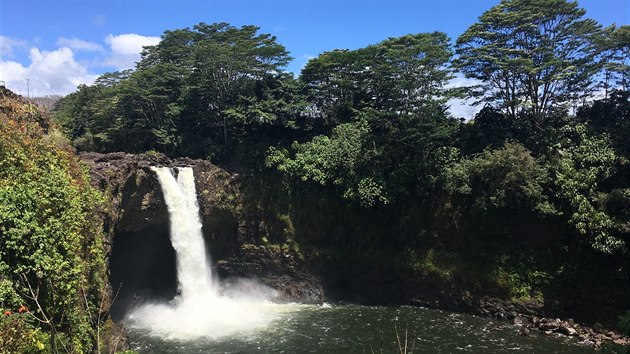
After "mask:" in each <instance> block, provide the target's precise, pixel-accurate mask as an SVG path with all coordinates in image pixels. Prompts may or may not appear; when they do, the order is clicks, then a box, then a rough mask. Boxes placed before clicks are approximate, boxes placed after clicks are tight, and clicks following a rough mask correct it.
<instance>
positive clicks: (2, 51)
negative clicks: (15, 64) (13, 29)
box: [0, 35, 26, 57]
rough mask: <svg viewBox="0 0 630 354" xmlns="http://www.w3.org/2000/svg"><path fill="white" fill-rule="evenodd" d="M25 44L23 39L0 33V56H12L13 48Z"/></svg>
mask: <svg viewBox="0 0 630 354" xmlns="http://www.w3.org/2000/svg"><path fill="white" fill-rule="evenodd" d="M25 45H26V42H24V41H21V40H18V39H14V38H9V37H6V36H3V35H0V57H13V48H15V47H23V46H25Z"/></svg>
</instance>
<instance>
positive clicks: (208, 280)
mask: <svg viewBox="0 0 630 354" xmlns="http://www.w3.org/2000/svg"><path fill="white" fill-rule="evenodd" d="M152 169H153V170H154V171H155V173H156V174H157V176H158V179H159V181H160V185H161V186H162V193H163V194H164V201H165V202H166V206H167V208H168V213H169V215H170V235H171V244H172V245H173V248H174V249H175V254H176V255H177V279H178V282H179V296H178V299H179V300H180V301H182V302H185V301H186V299H187V298H190V297H193V296H204V297H208V296H216V294H217V291H216V288H215V287H214V284H213V283H212V271H211V268H210V261H209V259H208V257H207V255H206V248H205V244H204V240H203V234H202V232H201V220H200V219H199V205H198V204H197V192H196V190H195V178H194V176H193V172H192V168H190V167H187V168H180V169H179V171H178V172H179V173H178V174H177V179H175V177H174V176H173V174H172V173H171V170H170V169H169V168H167V167H153V168H152Z"/></svg>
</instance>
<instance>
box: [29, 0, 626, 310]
mask: <svg viewBox="0 0 630 354" xmlns="http://www.w3.org/2000/svg"><path fill="white" fill-rule="evenodd" d="M585 15H586V14H585V12H584V11H583V10H581V9H580V8H579V7H578V5H577V3H575V2H569V1H565V0H536V1H525V0H503V1H501V2H500V4H498V5H496V6H494V7H492V8H491V9H489V10H488V11H487V12H486V13H484V14H482V15H481V17H480V18H479V21H478V22H477V23H476V24H474V25H472V26H471V27H470V28H469V29H468V30H467V31H466V32H465V33H464V34H462V35H461V36H460V38H458V39H457V43H456V46H455V53H453V50H452V48H451V44H450V40H449V38H447V36H446V35H445V34H443V33H439V32H434V33H419V34H410V35H405V36H401V37H397V38H389V39H386V40H384V41H382V42H380V43H378V44H374V45H370V46H367V47H365V48H360V49H356V50H343V49H336V50H332V51H329V52H325V53H322V54H321V55H320V56H318V57H317V58H314V59H312V60H310V61H309V62H308V63H307V64H306V66H305V67H304V69H303V70H302V73H301V75H300V76H299V77H298V78H294V77H293V75H291V74H288V73H286V72H283V70H282V69H283V66H284V65H285V64H286V63H287V62H288V61H289V59H290V58H289V56H288V53H287V52H286V50H285V48H284V47H282V46H281V45H280V44H278V43H276V40H275V38H274V37H273V36H271V35H269V34H260V33H258V28H256V27H253V26H244V27H241V28H235V27H232V26H230V25H227V24H214V25H207V24H203V23H201V24H198V25H196V26H194V27H193V29H188V28H187V29H180V30H174V31H167V32H165V33H164V35H163V36H162V41H161V42H160V43H159V44H158V45H156V46H153V47H148V48H146V49H145V51H144V53H143V56H142V60H141V61H140V62H139V63H138V65H137V67H136V68H135V70H131V71H127V72H121V73H109V74H106V75H103V76H102V77H101V78H100V79H99V80H97V82H96V84H95V85H93V86H81V87H79V89H78V91H77V92H75V93H73V94H70V95H68V96H67V97H65V98H64V99H62V100H60V101H59V104H58V105H57V108H56V112H55V115H56V119H57V121H58V122H59V123H60V124H61V125H62V126H63V128H64V129H65V131H66V133H67V134H68V135H69V136H70V138H71V139H72V141H73V143H74V145H75V146H76V147H77V148H79V149H85V150H97V151H116V150H123V151H129V152H138V151H146V150H157V151H163V152H165V153H167V154H168V155H171V156H180V155H186V156H192V157H202V158H209V159H210V160H211V161H213V162H215V163H218V164H221V165H223V166H226V167H228V168H230V169H235V170H238V171H240V172H241V171H242V172H245V175H246V176H248V177H249V178H250V181H252V185H254V186H256V188H257V189H256V190H257V193H258V198H260V200H259V205H258V206H257V207H258V208H259V209H261V210H263V209H264V210H266V214H265V213H263V214H264V215H271V216H269V218H275V221H270V222H269V223H268V224H269V225H276V224H277V225H285V226H286V227H277V228H273V229H278V230H283V231H282V232H278V235H276V236H273V237H272V238H271V239H273V240H278V241H281V240H283V239H287V238H289V237H290V238H291V241H292V242H293V241H295V242H297V243H300V245H301V246H302V247H303V249H306V250H310V251H311V252H312V254H313V255H315V256H317V255H321V254H327V255H329V256H330V257H331V258H334V257H335V255H343V256H342V257H338V259H341V261H340V262H345V263H344V264H351V265H352V266H356V265H357V264H368V266H370V267H375V266H377V265H378V264H388V265H390V266H392V267H394V268H395V269H398V270H400V271H401V272H412V273H413V274H415V275H416V276H419V277H421V276H423V277H434V278H435V277H437V278H441V279H442V280H444V281H452V282H457V281H462V282H464V283H466V284H468V285H469V286H470V287H471V288H472V289H474V290H475V291H479V292H480V293H484V292H485V293H492V292H494V293H498V294H502V295H505V296H508V297H520V298H528V297H534V298H538V299H541V300H544V301H545V304H546V305H547V304H548V305H549V306H550V310H554V309H555V310H559V311H561V310H563V309H567V310H568V311H575V309H581V308H585V306H587V304H588V303H589V301H590V302H593V301H605V302H606V304H607V306H610V307H611V309H610V311H608V309H607V310H606V311H608V312H606V311H604V310H601V311H592V312H590V313H586V312H585V313H583V315H584V316H585V317H588V316H591V318H597V317H598V316H600V317H606V318H608V319H610V318H616V317H617V316H618V315H620V314H621V313H623V312H625V311H626V310H627V308H628V307H629V306H630V305H628V304H629V303H630V255H629V254H628V241H629V240H630V177H629V176H630V163H629V161H630V145H628V144H629V143H628V142H629V141H630V135H629V134H630V102H629V97H630V93H629V91H628V77H627V73H628V70H627V68H628V46H629V45H630V42H629V37H628V27H627V26H621V27H611V28H606V29H602V28H601V26H600V25H599V24H597V23H596V22H595V21H593V20H590V19H588V18H586V17H585ZM454 54H455V55H456V56H455V57H453V55H454ZM457 70H459V71H460V73H462V74H464V75H465V76H467V77H470V78H474V79H477V80H478V81H479V83H480V84H479V86H478V87H475V88H473V89H469V90H464V89H463V88H451V87H448V86H449V85H448V82H449V80H450V79H451V78H452V77H453V75H455V74H456V73H457ZM600 89H601V90H603V91H602V93H603V94H602V95H601V96H598V93H597V92H596V90H600ZM465 92H467V94H468V97H474V98H477V99H478V100H479V101H480V102H485V103H486V106H485V107H484V108H483V109H482V110H481V111H480V112H479V113H478V114H477V115H476V116H475V118H474V119H471V120H469V121H464V120H463V119H458V117H453V116H452V115H451V114H450V113H449V112H448V106H447V102H448V100H449V99H450V98H452V97H455V96H457V95H461V94H463V93H465ZM22 178H26V177H22ZM286 230H291V231H290V232H288V231H286ZM265 240H267V237H265ZM462 279H463V280H462ZM566 289H571V291H570V294H567V293H566V291H565V290H566ZM598 296H599V298H598ZM554 306H555V307H556V308H554ZM624 323H625V322H624Z"/></svg>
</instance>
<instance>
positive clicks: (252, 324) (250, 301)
mask: <svg viewBox="0 0 630 354" xmlns="http://www.w3.org/2000/svg"><path fill="white" fill-rule="evenodd" d="M152 169H153V170H154V171H155V173H156V174H157V176H158V179H159V182H160V185H161V188H162V192H163V195H164V199H165V202H166V205H167V208H168V212H169V218H170V238H171V243H172V246H173V248H174V249H175V253H176V267H177V278H178V285H179V290H178V295H177V296H176V297H175V298H174V299H173V300H171V301H170V302H168V303H145V304H142V305H140V306H138V307H136V308H134V309H132V310H131V311H130V312H129V314H128V315H127V318H126V322H127V324H128V325H129V326H130V327H132V328H137V329H143V330H146V331H148V333H150V334H151V335H154V336H159V337H161V338H167V339H172V340H193V339H196V338H201V337H206V338H211V339H217V338H221V337H226V336H230V335H233V334H235V333H239V334H247V333H249V332H252V331H255V330H256V329H259V328H261V327H262V326H264V325H265V324H267V323H269V322H270V321H272V320H273V319H275V318H277V317H278V315H279V313H281V312H282V311H283V306H281V305H274V304H272V303H271V301H270V300H271V299H272V298H273V297H274V296H275V295H276V292H275V291H274V290H273V289H271V288H268V287H266V286H264V285H262V284H259V283H256V282H255V281H253V280H240V281H236V282H233V283H231V284H230V286H229V288H225V287H224V288H222V287H221V286H220V285H219V284H218V283H217V282H216V281H215V280H214V279H213V276H212V271H211V268H210V260H209V259H208V256H207V254H206V252H205V250H206V247H205V244H204V239H203V235H202V231H201V221H200V217H199V206H198V204H197V194H196V190H195V181H194V177H193V171H192V169H191V168H189V167H186V168H178V169H177V170H176V171H172V170H171V169H170V168H166V167H159V168H158V167H154V168H152ZM172 172H177V177H175V176H174V175H173V173H172Z"/></svg>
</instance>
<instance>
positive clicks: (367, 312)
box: [129, 305, 596, 354]
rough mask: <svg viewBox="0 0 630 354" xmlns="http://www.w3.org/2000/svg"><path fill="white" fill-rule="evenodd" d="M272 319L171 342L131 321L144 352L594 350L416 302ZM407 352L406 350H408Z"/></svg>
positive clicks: (297, 309) (289, 312) (312, 310)
mask: <svg viewBox="0 0 630 354" xmlns="http://www.w3.org/2000/svg"><path fill="white" fill-rule="evenodd" d="M269 306H272V307H273V308H274V311H275V312H277V316H276V317H275V319H273V320H270V321H269V322H267V323H263V324H261V325H260V326H258V327H257V328H255V329H253V330H252V331H249V332H244V333H238V334H236V335H231V336H226V337H220V338H212V339H210V338H211V337H208V338H205V339H204V338H203V337H202V338H197V339H194V340H175V339H171V340H166V339H164V338H160V337H157V336H155V335H152V334H151V333H150V332H149V331H148V330H146V329H142V328H135V327H134V326H133V324H131V325H130V329H129V337H130V342H131V347H132V349H133V350H136V351H137V352H139V353H151V354H171V353H172V354H175V353H290V354H294V353H296V354H297V353H331V354H332V353H400V352H401V351H400V350H399V347H398V341H397V339H396V332H398V336H399V338H400V342H401V346H402V347H403V350H404V342H405V331H406V332H407V351H406V353H489V354H490V353H575V354H579V353H594V352H596V351H595V350H594V349H593V348H590V347H585V346H582V345H579V344H577V343H576V341H575V340H574V339H572V340H568V339H567V340H561V339H557V338H550V337H547V336H543V335H540V334H537V333H530V334H529V335H522V334H521V333H520V330H519V328H518V327H516V326H514V325H512V324H511V323H509V322H507V321H501V320H495V319H489V318H482V317H475V316H471V315H464V314H456V313H452V312H447V311H440V310H433V309H425V308H421V307H412V306H395V307H386V306H359V305H333V306H315V305H269ZM403 352H404V351H403Z"/></svg>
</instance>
